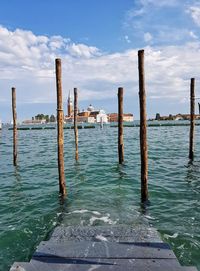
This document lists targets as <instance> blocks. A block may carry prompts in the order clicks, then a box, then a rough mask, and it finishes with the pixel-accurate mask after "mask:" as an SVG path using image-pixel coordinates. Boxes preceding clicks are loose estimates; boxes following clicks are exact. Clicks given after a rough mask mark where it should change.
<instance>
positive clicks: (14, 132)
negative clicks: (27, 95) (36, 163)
mask: <svg viewBox="0 0 200 271" xmlns="http://www.w3.org/2000/svg"><path fill="white" fill-rule="evenodd" d="M12 114H13V165H14V166H17V111H16V90H15V88H12Z"/></svg>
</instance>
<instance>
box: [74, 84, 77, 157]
mask: <svg viewBox="0 0 200 271" xmlns="http://www.w3.org/2000/svg"><path fill="white" fill-rule="evenodd" d="M77 115H78V91H77V88H74V136H75V147H76V152H75V159H76V161H78V128H77Z"/></svg>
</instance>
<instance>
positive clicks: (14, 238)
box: [0, 126, 200, 271]
mask: <svg viewBox="0 0 200 271" xmlns="http://www.w3.org/2000/svg"><path fill="white" fill-rule="evenodd" d="M188 133H189V127H185V126H183V127H174V126H172V127H149V129H148V141H149V191H150V200H151V204H150V206H149V207H148V208H147V210H146V212H144V210H142V209H141V207H140V157H139V128H136V127H127V128H125V129H124V140H125V165H123V166H118V163H117V162H118V160H117V128H110V127H105V128H104V129H103V130H101V129H100V128H95V129H81V130H79V157H80V160H79V162H78V163H75V161H74V135H73V130H65V131H64V134H65V174H66V181H67V187H68V199H67V201H66V202H65V203H64V204H62V203H61V201H60V199H59V197H58V185H57V183H58V173H57V161H56V158H57V156H56V150H57V149H56V130H38V131H37V130H31V131H29V130H28V131H19V146H18V150H19V158H18V159H19V166H18V167H17V168H16V169H15V168H14V167H13V166H12V131H8V130H7V129H3V130H2V131H1V132H0V187H1V189H0V270H2V271H7V270H9V267H10V265H11V264H12V263H13V262H14V261H28V260H29V259H30V256H31V254H32V252H33V251H34V249H35V247H36V246H37V245H38V244H39V242H40V241H41V240H44V239H45V238H47V235H48V233H49V232H50V231H51V230H52V229H53V228H54V227H55V226H56V225H57V224H64V225H105V224H106V225H107V224H120V223H123V224H127V225H135V224H138V223H150V224H151V225H153V226H154V227H156V228H157V229H158V230H159V232H160V233H161V235H162V238H163V239H164V240H165V241H167V242H168V243H170V244H171V246H172V248H173V249H174V251H175V253H176V255H177V257H178V258H179V260H180V262H181V263H182V264H184V265H196V266H197V267H198V268H199V270H200V227H199V224H200V195H199V192H200V147H199V144H198V142H200V135H199V134H200V127H199V126H198V127H196V138H195V140H196V146H195V149H196V150H195V153H196V157H195V161H194V163H193V165H188V158H187V157H188Z"/></svg>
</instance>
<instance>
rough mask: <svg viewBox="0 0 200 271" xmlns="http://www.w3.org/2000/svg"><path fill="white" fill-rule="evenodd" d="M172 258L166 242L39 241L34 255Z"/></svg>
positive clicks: (173, 256) (171, 252)
mask: <svg viewBox="0 0 200 271" xmlns="http://www.w3.org/2000/svg"><path fill="white" fill-rule="evenodd" d="M39 256H42V257H65V258H118V259H121V258H127V259H129V258H131V259H132V258H134V259H138V258H140V259H159V258H160V259H174V258H176V256H175V255H174V253H173V251H172V250H171V249H170V247H169V245H168V244H166V243H145V242H142V243H130V242H121V243H114V242H90V241H82V242H75V241H67V242H64V243H63V242H61V243H59V242H52V241H51V242H41V243H40V245H39V247H38V248H37V250H36V252H35V253H34V255H33V258H34V257H39Z"/></svg>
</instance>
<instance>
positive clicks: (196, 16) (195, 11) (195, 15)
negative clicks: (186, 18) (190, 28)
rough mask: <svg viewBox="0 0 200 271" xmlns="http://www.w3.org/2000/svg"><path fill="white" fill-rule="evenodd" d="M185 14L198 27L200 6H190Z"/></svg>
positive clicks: (199, 23) (199, 24)
mask: <svg viewBox="0 0 200 271" xmlns="http://www.w3.org/2000/svg"><path fill="white" fill-rule="evenodd" d="M187 12H188V13H189V14H190V15H191V16H192V19H193V21H194V22H195V24H196V25H197V26H200V6H191V7H189V8H188V9H187Z"/></svg>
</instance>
